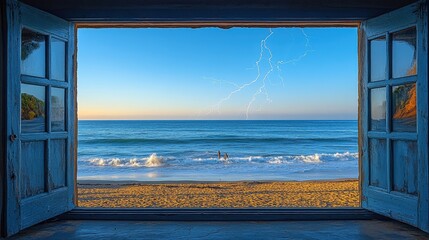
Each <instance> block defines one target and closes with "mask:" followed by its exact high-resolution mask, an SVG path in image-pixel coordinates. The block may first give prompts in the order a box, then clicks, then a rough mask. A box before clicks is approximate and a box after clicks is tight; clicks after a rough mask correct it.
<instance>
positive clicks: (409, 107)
mask: <svg viewBox="0 0 429 240" xmlns="http://www.w3.org/2000/svg"><path fill="white" fill-rule="evenodd" d="M392 108H393V109H392V114H393V115H392V116H393V118H392V127H393V131H396V132H415V131H416V111H417V109H416V84H415V83H412V84H406V85H400V86H396V87H393V88H392Z"/></svg>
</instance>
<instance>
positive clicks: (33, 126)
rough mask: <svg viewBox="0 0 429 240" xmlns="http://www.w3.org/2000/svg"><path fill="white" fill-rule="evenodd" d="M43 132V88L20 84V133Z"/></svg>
mask: <svg viewBox="0 0 429 240" xmlns="http://www.w3.org/2000/svg"><path fill="white" fill-rule="evenodd" d="M44 131H45V87H42V86H36V85H30V84H21V132H44Z"/></svg>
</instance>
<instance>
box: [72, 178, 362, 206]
mask: <svg viewBox="0 0 429 240" xmlns="http://www.w3.org/2000/svg"><path fill="white" fill-rule="evenodd" d="M358 185H359V182H358V180H354V179H352V180H332V181H299V182H298V181H297V182H295V181H289V182H287V181H286V182H277V181H275V182H271V181H252V182H250V181H249V182H158V183H156V182H155V183H138V182H134V183H132V182H107V181H106V182H104V181H99V182H97V181H80V182H79V183H78V205H79V207H109V208H115V207H117V208H119V207H123V208H133V207H136V208H249V207H358V206H359V186H358Z"/></svg>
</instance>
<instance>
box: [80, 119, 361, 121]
mask: <svg viewBox="0 0 429 240" xmlns="http://www.w3.org/2000/svg"><path fill="white" fill-rule="evenodd" d="M78 121H243V122H251V121H255V122H256V121H291V122H292V121H301V122H303V121H317V122H321V121H324V122H338V121H356V122H357V121H358V119H249V120H246V119H78Z"/></svg>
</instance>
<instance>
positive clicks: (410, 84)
mask: <svg viewBox="0 0 429 240" xmlns="http://www.w3.org/2000/svg"><path fill="white" fill-rule="evenodd" d="M415 30H416V28H415V27H411V28H407V29H402V30H399V31H395V32H392V33H389V32H387V33H386V34H385V35H382V36H377V37H375V38H373V39H371V40H370V41H369V44H368V49H369V50H368V54H369V59H368V69H369V72H368V81H367V82H366V86H367V91H368V121H367V122H368V126H367V129H368V136H367V140H368V143H369V146H370V148H369V156H368V157H369V158H368V160H369V161H370V163H371V161H378V167H381V168H383V169H385V171H386V174H385V175H384V174H382V172H379V173H377V177H378V178H379V179H378V180H377V181H375V180H374V177H375V176H373V175H372V174H371V170H370V174H369V180H368V185H370V186H371V185H372V186H373V187H377V188H380V187H381V189H382V190H384V191H387V192H389V193H390V192H391V191H397V190H398V186H397V185H398V183H397V182H398V179H400V180H402V179H401V177H403V176H402V175H398V174H401V173H402V172H401V171H402V170H401V171H399V170H398V167H397V165H394V164H395V163H396V162H395V161H394V160H395V159H394V152H395V151H397V150H396V148H397V145H398V144H396V145H395V144H394V143H397V142H398V141H409V142H415V141H417V133H416V129H417V127H416V123H415V122H416V118H417V117H416V112H417V111H416V110H417V103H416V85H417V84H416V83H417V67H416V65H417V64H416V61H417V60H416V36H415ZM413 31H414V32H413ZM410 32H411V35H412V34H414V36H409V35H410ZM407 34H408V35H407ZM398 39H399V40H398ZM383 40H385V41H386V43H383V42H382V41H383ZM377 41H378V45H379V46H378V56H375V58H376V59H373V57H374V53H375V52H376V51H374V49H373V47H374V45H375V44H374V43H375V42H377ZM400 41H402V42H401V43H399V44H398V42H400ZM404 42H407V44H408V45H409V46H408V48H409V49H405V50H404V48H405V47H404V46H400V45H401V44H402V45H405V43H404ZM381 43H382V44H381ZM384 44H385V45H384ZM398 46H399V47H398ZM400 47H402V50H401V49H399V50H398V48H400ZM413 48H414V49H413ZM381 49H385V54H384V56H386V57H385V58H384V57H383V56H381V55H383V54H382V53H381ZM401 51H402V52H404V51H405V52H406V51H408V52H409V54H408V55H409V57H408V58H407V56H405V57H404V58H407V59H405V60H403V59H401V58H400V57H399V56H401V55H402V54H401ZM410 52H411V53H410ZM395 54H396V56H397V57H396V58H395ZM377 61H378V62H377ZM401 61H402V63H406V66H401V65H400V63H401ZM407 64H408V65H407ZM383 67H384V69H385V71H384V74H385V78H384V79H382V77H381V75H382V71H383ZM405 68H406V69H405ZM404 69H405V70H404ZM374 70H375V71H376V72H373V71H374ZM382 90H384V91H383V92H385V96H384V101H385V106H384V107H385V108H384V109H385V120H386V121H385V124H386V125H385V128H383V127H381V128H377V127H375V128H374V126H373V122H372V121H374V116H373V114H374V113H376V114H378V115H380V114H382V111H381V110H378V111H375V110H374V109H375V107H377V106H378V108H380V106H383V105H382V104H381V103H382V100H381V99H380V97H383V96H382V95H383V94H382V92H381V91H382ZM376 92H378V93H377V94H375V93H376ZM374 101H375V102H374ZM380 109H381V108H380ZM374 111H375V112H374ZM375 118H376V117H375ZM380 119H382V118H381V117H379V120H380ZM401 120H402V121H403V122H405V125H406V126H405V130H404V124H403V123H402V122H401ZM398 121H399V123H398ZM413 121H414V122H413ZM407 124H408V125H407ZM413 124H414V125H413ZM398 126H399V127H398ZM401 127H402V128H401ZM407 127H408V128H407ZM412 127H414V130H413V129H412ZM383 129H384V131H383ZM410 129H411V131H410ZM374 141H384V142H385V146H384V149H377V148H374V149H372V150H371V145H373V144H374ZM374 151H381V152H384V154H383V155H385V156H386V157H385V158H380V157H377V158H375V159H374V157H375V155H374ZM396 158H397V157H396ZM376 159H378V160H376ZM383 159H384V161H383ZM396 160H397V159H396ZM383 162H384V163H383ZM373 163H374V162H373ZM380 164H381V165H380ZM370 166H372V164H370ZM373 171H376V170H375V169H374V170H373ZM379 174H381V175H379ZM383 181H386V182H385V183H384V185H383V184H381V185H380V184H379V183H380V182H381V183H383ZM410 192H412V191H410Z"/></svg>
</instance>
